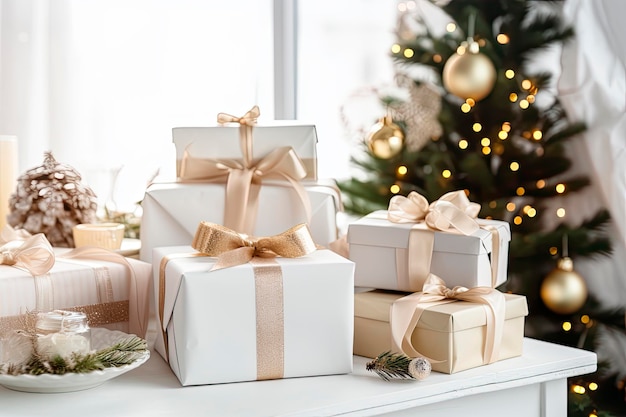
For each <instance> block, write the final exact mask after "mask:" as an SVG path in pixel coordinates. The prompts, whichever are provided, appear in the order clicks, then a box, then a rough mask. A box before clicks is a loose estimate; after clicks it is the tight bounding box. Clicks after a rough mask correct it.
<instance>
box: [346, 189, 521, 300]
mask: <svg viewBox="0 0 626 417" xmlns="http://www.w3.org/2000/svg"><path fill="white" fill-rule="evenodd" d="M418 203H420V204H418ZM478 210H480V206H479V205H478V204H476V203H471V202H469V200H467V197H466V196H465V194H464V193H463V192H462V191H457V192H453V193H448V194H446V195H444V196H443V197H441V198H440V199H439V200H437V201H436V202H434V203H432V204H430V205H429V204H428V202H426V200H425V199H424V198H423V197H422V196H419V194H417V193H411V194H410V195H409V197H408V198H407V197H403V196H395V197H393V198H392V199H391V201H390V205H389V210H387V211H385V210H379V211H375V212H373V213H370V214H368V215H367V216H365V217H363V218H361V219H358V220H356V221H355V222H352V223H351V224H350V225H349V226H348V235H347V239H348V245H349V257H350V259H351V260H353V261H354V262H355V263H356V271H355V276H354V280H355V285H357V286H359V287H368V288H376V289H386V290H395V291H406V292H415V291H420V290H421V288H422V286H423V284H424V281H425V280H426V278H427V277H428V274H429V273H431V272H432V273H433V274H436V275H439V276H442V277H446V279H447V280H449V282H448V284H449V285H451V286H456V285H461V286H464V287H478V286H491V287H497V286H498V285H501V284H503V283H504V282H505V281H506V279H507V265H508V249H509V241H510V240H511V233H510V229H509V224H508V223H507V222H504V221H499V220H486V219H477V218H476V215H477V214H478Z"/></svg>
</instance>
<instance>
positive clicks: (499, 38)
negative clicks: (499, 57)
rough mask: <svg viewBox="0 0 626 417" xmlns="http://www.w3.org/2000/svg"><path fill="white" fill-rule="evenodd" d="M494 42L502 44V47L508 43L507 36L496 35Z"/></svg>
mask: <svg viewBox="0 0 626 417" xmlns="http://www.w3.org/2000/svg"><path fill="white" fill-rule="evenodd" d="M496 40H497V41H498V43H500V44H502V45H506V44H507V43H509V40H510V39H509V35H507V34H505V33H498V36H496Z"/></svg>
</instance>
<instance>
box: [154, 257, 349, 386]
mask: <svg viewBox="0 0 626 417" xmlns="http://www.w3.org/2000/svg"><path fill="white" fill-rule="evenodd" d="M194 252H195V251H194V250H193V249H192V248H191V247H190V246H178V247H160V248H156V249H154V255H153V259H154V265H155V266H157V267H155V271H154V274H155V280H156V281H155V285H154V286H155V289H156V290H157V295H156V300H157V305H158V306H159V309H160V311H162V312H163V321H162V322H161V324H160V328H161V329H162V330H164V331H167V347H168V349H167V350H166V349H165V347H164V346H165V345H164V343H163V339H162V338H158V339H157V341H156V343H155V349H156V350H157V351H158V352H159V353H160V354H161V355H162V356H163V357H164V358H165V359H166V360H168V361H169V364H170V366H171V368H172V370H173V371H174V373H175V374H176V376H177V377H178V378H179V380H180V382H181V384H182V385H200V384H216V383H227V382H238V381H252V380H256V379H257V366H258V365H259V362H260V359H259V360H257V354H258V352H257V336H258V334H257V325H258V323H257V320H256V314H257V308H256V307H255V305H256V302H257V301H258V300H256V299H255V277H254V275H255V270H254V268H253V266H252V264H250V263H246V264H243V265H238V266H234V267H231V268H225V269H220V270H216V271H211V272H209V269H211V267H212V265H213V264H214V263H215V261H216V258H212V257H185V255H184V254H189V253H194ZM181 254H183V255H182V257H181ZM165 256H167V257H168V258H172V259H171V260H169V261H168V262H167V263H166V266H165V268H164V283H163V284H164V285H163V286H162V287H161V285H160V279H159V276H160V271H159V269H160V268H159V267H158V265H162V264H161V259H163V257H165ZM275 260H276V262H278V264H279V265H280V269H281V270H282V286H283V297H282V300H283V304H284V305H283V306H282V309H283V314H282V317H283V319H284V342H283V345H284V346H283V348H282V350H281V349H280V347H273V348H272V350H274V351H275V352H279V351H280V352H282V354H283V358H284V359H283V368H284V372H283V375H282V377H284V378H291V377H301V376H314V375H328V374H345V373H350V372H352V339H353V311H354V310H353V291H354V287H353V285H354V280H353V272H354V264H353V263H352V262H351V261H349V260H347V259H345V258H343V257H341V256H339V255H337V254H335V253H334V252H332V251H330V250H317V251H315V252H313V253H311V254H310V255H306V256H304V257H301V258H296V259H286V258H280V257H279V258H275ZM160 287H161V288H162V290H161V291H159V288H160ZM159 293H160V296H159ZM161 308H162V310H161Z"/></svg>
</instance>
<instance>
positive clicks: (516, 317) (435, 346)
mask: <svg viewBox="0 0 626 417" xmlns="http://www.w3.org/2000/svg"><path fill="white" fill-rule="evenodd" d="M493 291H497V290H495V289H494V290H493ZM416 294H419V293H416ZM407 296H409V297H410V295H408V294H403V293H399V292H391V291H383V290H373V291H365V292H359V293H356V294H355V295H354V316H355V317H354V354H355V355H360V356H365V357H371V358H374V357H376V356H378V355H380V354H381V353H383V352H385V351H388V350H395V351H398V350H402V348H401V347H397V348H395V349H394V346H398V345H400V344H401V343H397V344H396V345H394V341H393V335H392V325H391V324H390V320H391V317H390V315H391V314H394V311H393V309H392V308H391V307H392V306H393V305H394V303H396V302H398V300H401V299H402V298H403V297H407ZM413 296H415V295H413ZM502 296H503V298H504V301H505V303H506V304H505V308H504V316H503V317H494V318H493V319H495V321H497V320H498V319H500V320H501V323H499V326H501V329H499V330H498V332H500V333H499V335H494V336H493V337H498V339H497V341H496V342H495V343H496V345H495V346H492V347H490V346H488V345H489V341H488V340H487V338H488V337H490V336H488V333H489V331H488V330H487V326H494V323H490V322H489V318H488V315H489V314H490V313H489V311H488V309H487V308H486V307H485V305H484V304H480V303H473V302H468V301H454V302H448V303H444V304H437V303H433V305H431V306H429V305H428V304H427V303H426V305H425V306H424V308H425V310H424V311H423V312H422V313H421V315H420V317H419V319H418V320H417V322H415V317H414V316H413V315H412V311H415V309H414V308H413V309H412V310H411V309H409V313H408V317H405V321H404V322H401V321H400V322H399V323H398V324H397V325H398V326H400V330H398V332H399V335H398V338H402V337H406V338H408V341H405V342H404V343H405V344H406V343H410V344H411V348H406V347H404V349H406V350H408V352H405V353H406V354H407V355H409V356H411V357H414V356H425V357H427V358H429V359H431V365H432V369H433V370H434V371H438V372H443V373H449V374H450V373H455V372H459V371H463V370H465V369H470V368H475V367H477V366H482V365H485V364H488V363H490V362H494V361H500V360H503V359H507V358H512V357H515V356H520V355H521V354H522V342H523V338H524V318H525V316H526V315H527V314H528V307H527V303H526V297H524V296H521V295H514V294H502ZM409 305H410V304H409ZM397 314H402V312H401V311H400V312H399V313H397ZM405 314H406V312H405ZM491 330H493V331H494V332H495V331H496V329H493V328H492V329H491ZM489 348H491V350H490V351H489V352H486V350H488V349H489ZM412 349H413V352H411V350H412ZM494 350H495V351H494ZM415 352H419V355H417V354H416V353H415Z"/></svg>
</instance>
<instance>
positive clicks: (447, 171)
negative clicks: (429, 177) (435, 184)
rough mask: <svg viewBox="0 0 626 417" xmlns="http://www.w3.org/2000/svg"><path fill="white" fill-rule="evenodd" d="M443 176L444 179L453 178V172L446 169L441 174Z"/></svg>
mask: <svg viewBox="0 0 626 417" xmlns="http://www.w3.org/2000/svg"><path fill="white" fill-rule="evenodd" d="M441 176H442V177H444V178H450V177H451V176H452V172H450V170H449V169H444V170H443V171H442V172H441Z"/></svg>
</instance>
